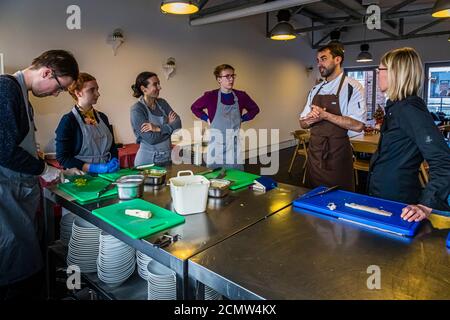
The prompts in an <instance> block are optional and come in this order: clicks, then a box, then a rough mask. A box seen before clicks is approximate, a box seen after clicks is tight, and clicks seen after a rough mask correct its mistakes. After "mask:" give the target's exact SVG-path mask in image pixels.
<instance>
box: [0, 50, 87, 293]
mask: <svg viewBox="0 0 450 320" xmlns="http://www.w3.org/2000/svg"><path fill="white" fill-rule="evenodd" d="M78 72H79V71H78V64H77V61H76V60H75V58H74V57H73V55H72V54H70V53H69V52H67V51H63V50H50V51H47V52H44V53H43V54H41V55H40V56H39V57H37V58H35V59H34V60H33V62H32V64H31V66H30V67H28V68H26V69H24V70H21V71H17V72H16V73H15V74H14V75H2V76H0V137H1V139H2V143H1V144H0V300H9V299H25V298H34V297H38V294H39V290H40V288H41V283H42V279H43V278H42V268H43V259H42V255H41V250H40V247H39V240H38V232H37V231H38V230H37V217H36V212H37V209H38V207H39V205H40V189H39V180H38V177H39V176H41V177H42V178H43V179H44V180H45V181H47V182H51V181H53V180H55V179H58V177H59V176H60V173H61V171H60V170H58V169H56V168H53V167H51V166H47V164H46V163H45V162H44V161H43V160H41V159H39V158H38V156H37V150H36V140H35V130H36V128H35V123H34V115H33V107H32V106H31V104H30V101H29V100H28V92H29V91H31V92H32V93H33V95H34V96H35V97H47V96H54V97H56V96H58V94H59V93H60V92H63V91H67V87H68V86H69V85H70V84H72V82H73V81H74V80H76V79H77V77H78ZM64 173H65V174H80V173H82V172H80V171H79V170H77V169H69V170H66V171H65V172H64Z"/></svg>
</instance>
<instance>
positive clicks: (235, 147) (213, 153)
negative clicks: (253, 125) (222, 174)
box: [206, 90, 244, 170]
mask: <svg viewBox="0 0 450 320" xmlns="http://www.w3.org/2000/svg"><path fill="white" fill-rule="evenodd" d="M232 93H233V97H234V103H233V104H232V105H226V104H223V103H222V98H221V96H222V93H221V91H220V90H219V92H218V94H217V109H216V113H215V115H214V119H213V121H212V123H211V129H210V136H211V140H210V142H209V144H208V152H207V158H206V165H207V166H208V167H209V168H218V167H223V168H233V169H239V170H243V169H244V165H243V163H244V162H243V160H242V159H241V143H240V138H239V130H240V128H241V112H240V110H239V102H238V98H237V96H236V94H235V93H234V92H232Z"/></svg>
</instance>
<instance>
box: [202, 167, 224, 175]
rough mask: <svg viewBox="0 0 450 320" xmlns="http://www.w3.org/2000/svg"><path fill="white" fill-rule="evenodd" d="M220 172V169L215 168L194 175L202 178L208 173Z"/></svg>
mask: <svg viewBox="0 0 450 320" xmlns="http://www.w3.org/2000/svg"><path fill="white" fill-rule="evenodd" d="M220 170H222V167H218V168H215V169H209V170H206V171H202V172H199V173H196V174H198V175H202V176H203V175H205V174H209V173H212V172H217V171H220Z"/></svg>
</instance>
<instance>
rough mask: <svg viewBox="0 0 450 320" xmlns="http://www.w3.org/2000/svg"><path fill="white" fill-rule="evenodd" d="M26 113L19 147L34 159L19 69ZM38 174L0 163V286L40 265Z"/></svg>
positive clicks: (19, 76) (25, 93) (30, 119)
mask: <svg viewBox="0 0 450 320" xmlns="http://www.w3.org/2000/svg"><path fill="white" fill-rule="evenodd" d="M14 76H15V77H16V79H17V81H18V83H19V85H20V89H21V91H22V96H23V100H24V103H25V107H26V110H27V115H28V126H29V130H28V133H27V135H26V137H25V138H24V139H23V141H22V142H21V143H20V145H19V146H20V147H21V148H22V149H24V150H25V151H27V152H28V153H30V154H31V155H33V156H34V157H36V158H37V151H36V140H35V135H34V131H35V125H34V119H33V112H32V106H31V105H30V104H29V101H28V90H27V87H26V85H25V80H24V77H23V73H22V72H21V71H19V72H17V73H16V74H14ZM39 203H40V189H39V180H38V177H36V176H32V175H28V174H25V173H20V172H17V171H13V170H10V169H8V168H5V167H2V166H0V287H1V286H5V285H9V284H12V283H15V282H18V281H21V280H25V279H26V278H28V277H30V276H32V275H33V274H35V273H37V272H38V271H40V270H41V269H42V267H43V260H42V255H41V250H40V246H39V239H38V229H37V216H36V212H37V209H38V207H39Z"/></svg>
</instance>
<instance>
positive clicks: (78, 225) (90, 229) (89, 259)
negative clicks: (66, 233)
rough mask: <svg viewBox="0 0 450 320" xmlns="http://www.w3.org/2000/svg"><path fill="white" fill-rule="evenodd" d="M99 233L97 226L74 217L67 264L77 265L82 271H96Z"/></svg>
mask: <svg viewBox="0 0 450 320" xmlns="http://www.w3.org/2000/svg"><path fill="white" fill-rule="evenodd" d="M99 235H100V229H99V228H97V227H96V226H94V225H92V224H90V223H89V222H87V221H86V220H83V219H81V218H80V217H76V218H75V220H74V221H73V225H72V235H71V236H70V241H69V251H68V254H67V264H68V265H69V266H70V265H77V266H78V267H79V268H80V270H81V272H84V273H90V272H96V271H97V263H96V260H97V256H98V245H99Z"/></svg>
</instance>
